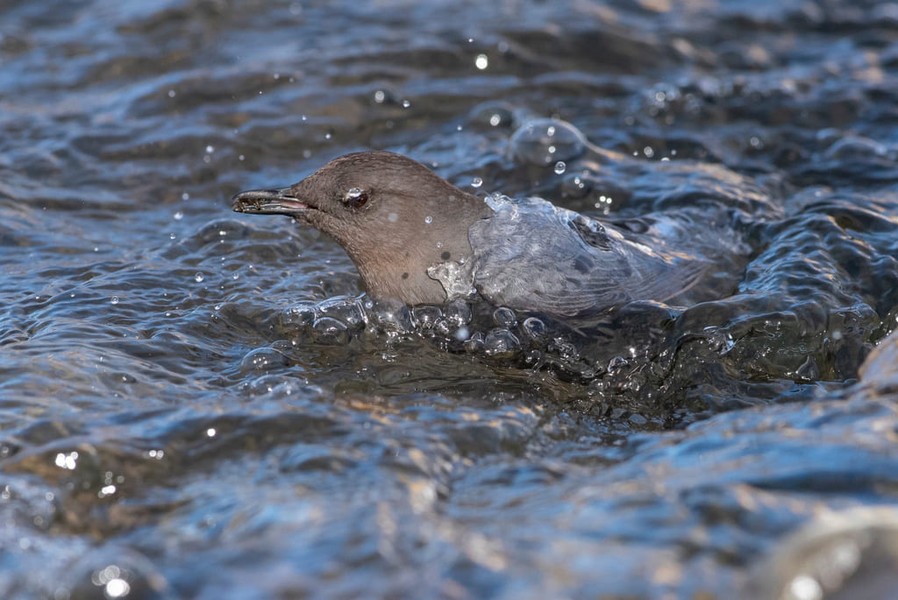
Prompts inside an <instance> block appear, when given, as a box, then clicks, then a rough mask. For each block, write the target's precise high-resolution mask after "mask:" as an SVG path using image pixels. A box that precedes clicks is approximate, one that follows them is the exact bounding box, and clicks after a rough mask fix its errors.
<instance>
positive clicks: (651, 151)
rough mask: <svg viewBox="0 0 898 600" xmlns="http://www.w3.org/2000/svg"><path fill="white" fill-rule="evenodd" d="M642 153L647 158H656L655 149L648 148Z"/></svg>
mask: <svg viewBox="0 0 898 600" xmlns="http://www.w3.org/2000/svg"><path fill="white" fill-rule="evenodd" d="M642 153H643V154H645V157H646V158H652V157H653V156H655V149H654V148H652V147H651V146H646V147H645V148H643V149H642Z"/></svg>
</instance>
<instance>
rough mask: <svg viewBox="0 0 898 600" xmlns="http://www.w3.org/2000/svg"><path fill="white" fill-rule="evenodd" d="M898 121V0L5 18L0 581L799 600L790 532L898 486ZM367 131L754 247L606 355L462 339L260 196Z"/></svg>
mask: <svg viewBox="0 0 898 600" xmlns="http://www.w3.org/2000/svg"><path fill="white" fill-rule="evenodd" d="M896 107H898V8H896V5H895V4H891V3H884V2H874V1H866V2H865V1H861V2H857V1H851V2H849V1H847V0H846V1H845V2H836V1H826V0H821V1H818V2H807V1H801V2H798V1H794V2H793V1H787V2H781V1H775V2H774V1H765V0H760V1H755V2H751V3H744V2H737V1H722V2H718V3H702V2H688V1H685V0H642V1H640V2H635V1H634V2H630V1H622V0H621V1H608V2H597V3H593V2H587V1H585V0H581V1H576V0H572V1H570V2H551V3H550V2H540V1H537V0H530V1H525V0H506V1H504V2H496V3H480V2H445V3H438V2H412V1H402V0H383V1H379V2H370V3H359V2H294V3H286V2H228V1H225V0H195V1H192V2H191V1H182V0H170V1H167V2H155V3H146V2H133V1H132V2H120V3H108V2H86V1H85V2H71V1H65V2H61V1H56V2H54V1H47V2H6V3H4V4H3V5H2V8H0V132H2V134H0V215H2V219H0V264H2V269H3V271H2V273H3V278H2V281H0V299H2V304H0V306H2V309H0V311H2V312H0V315H2V319H0V345H2V353H0V457H2V459H0V468H2V479H0V485H2V489H0V514H2V521H0V522H2V527H0V547H2V549H3V552H2V555H0V596H2V597H4V598H48V597H49V598H59V599H64V598H103V597H107V598H112V597H128V598H275V597H278V598H294V597H305V596H315V597H339V598H344V597H345V598H348V597H360V596H365V597H447V598H482V597H495V598H549V597H551V598H586V597H628V598H630V597H635V598H681V597H682V598H698V597H701V598H708V597H713V598H732V597H734V596H735V595H736V594H737V593H740V592H739V590H743V589H748V588H746V587H745V586H746V585H749V584H750V585H761V586H762V587H763V586H767V587H766V588H763V589H765V590H766V591H764V592H757V593H764V594H769V595H773V594H774V592H773V591H771V590H773V589H774V588H775V587H776V586H777V585H780V583H781V582H782V581H785V582H787V583H784V584H783V585H786V586H787V587H788V585H789V584H788V582H789V581H790V577H792V576H793V575H794V574H795V573H797V572H799V569H798V567H797V566H796V567H795V568H794V569H793V571H792V572H791V573H792V574H791V575H790V574H789V573H790V571H789V568H791V565H793V564H797V563H796V562H795V561H797V560H798V559H797V558H795V557H794V556H793V555H791V554H788V552H790V550H788V548H785V547H782V546H781V544H782V540H783V539H784V538H785V536H786V535H787V534H789V533H790V532H793V531H795V530H796V529H797V528H799V527H800V526H802V525H804V524H806V523H808V522H812V521H813V519H815V518H819V517H821V516H825V515H827V514H829V513H830V512H831V511H842V510H847V509H854V510H861V511H876V510H886V511H889V510H892V509H891V508H890V507H892V506H894V505H895V503H896V500H898V475H896V474H898V414H896V409H895V405H894V400H895V399H896V394H898V392H896V390H898V385H896V384H895V379H894V375H893V369H894V359H895V354H894V353H893V354H892V355H887V356H886V358H888V360H881V361H879V362H876V363H873V364H872V366H871V367H870V368H869V369H868V371H867V372H866V374H865V376H864V379H863V382H862V383H857V379H858V369H859V367H860V365H861V363H862V362H863V360H864V359H865V357H866V356H867V354H868V353H869V352H870V350H871V349H872V348H873V346H874V345H875V344H876V343H877V342H878V341H879V340H881V339H882V338H884V337H885V336H886V335H887V334H888V333H889V332H890V331H891V330H892V329H894V328H895V325H896V320H898V185H896V183H898V163H896V158H898V109H896ZM532 119H556V120H563V121H566V122H569V123H570V124H572V127H573V128H574V129H573V130H568V129H563V124H561V123H557V122H556V124H558V126H559V128H560V129H559V131H562V129H563V130H564V131H565V132H568V133H570V132H571V131H573V134H572V135H573V137H568V138H565V139H564V140H561V143H558V144H557V145H555V144H552V143H542V144H541V143H540V142H539V140H538V139H536V138H538V137H539V135H538V134H539V131H536V133H534V132H532V131H531V132H530V134H528V133H527V132H526V131H524V133H521V131H522V130H521V128H522V127H523V128H526V127H527V126H528V123H530V121H531V120H532ZM543 124H545V123H543ZM576 131H579V132H581V133H582V135H583V136H585V139H586V140H588V143H583V141H582V140H579V138H578V137H577V136H576ZM515 132H518V134H517V135H515ZM559 135H560V134H559ZM534 139H536V145H535V146H533V145H532V144H531V145H528V144H530V142H533V141H534ZM540 144H541V145H540ZM549 146H554V151H551V150H550V149H549ZM364 148H385V149H391V150H394V151H399V152H403V153H406V154H409V155H411V156H413V157H415V158H417V159H419V160H421V161H424V162H426V163H428V164H431V165H434V166H435V168H436V170H437V171H438V172H439V173H440V174H441V175H443V176H445V177H447V178H449V179H450V180H452V181H453V182H455V183H456V184H458V185H460V186H462V187H465V188H466V189H469V190H471V191H477V192H487V191H502V192H504V193H507V194H521V195H527V194H539V195H541V196H543V197H546V198H548V199H550V200H553V201H555V202H556V203H558V204H560V205H563V206H566V207H568V208H572V209H575V210H579V211H582V212H585V213H588V214H591V215H598V216H602V215H606V214H607V215H609V216H614V217H634V216H638V215H642V214H645V213H647V212H650V211H656V210H662V211H672V212H677V211H680V210H684V209H686V208H687V207H689V208H690V209H692V208H694V207H696V206H698V207H701V206H708V207H717V208H720V207H725V208H726V209H728V210H732V211H734V214H738V215H739V216H738V219H737V220H738V223H739V229H740V234H741V235H743V236H744V237H745V240H746V243H748V244H749V245H750V247H751V256H750V260H749V262H748V264H747V266H745V267H744V271H743V272H740V273H737V275H738V277H737V279H738V286H737V288H736V289H733V290H732V291H731V293H729V294H728V295H727V296H726V297H725V298H723V299H722V300H719V301H715V302H708V303H703V304H698V305H695V306H691V307H685V308H683V307H668V306H665V305H658V304H645V303H643V304H636V305H632V306H629V307H623V308H621V309H620V310H619V311H615V312H614V313H613V314H611V315H609V316H608V318H607V319H606V320H605V321H603V322H602V323H600V324H598V325H596V328H595V330H594V333H595V336H594V337H592V338H587V339H585V340H584V339H579V340H575V339H573V337H567V338H565V337H564V336H562V338H560V341H557V342H554V345H552V346H551V347H550V345H549V344H547V343H543V342H539V341H538V340H537V341H534V342H532V343H531V340H529V338H527V335H528V333H527V331H526V330H523V329H522V328H523V327H524V324H523V323H522V322H519V323H514V322H513V320H514V318H515V315H511V316H509V315H508V314H505V313H499V314H497V315H491V314H489V313H487V314H486V315H479V316H478V315H474V316H472V320H471V321H470V323H471V334H472V336H473V335H474V334H477V335H479V336H481V337H477V338H475V339H474V340H473V341H471V340H459V339H457V337H456V338H454V337H453V336H452V335H450V334H449V330H448V329H445V328H444V325H445V321H446V320H447V319H449V320H451V319H461V321H456V325H457V324H458V323H462V322H464V323H467V322H468V321H466V320H465V319H467V315H466V314H462V315H461V316H459V315H458V314H456V313H451V314H450V313H445V314H444V313H441V312H434V311H433V310H430V309H424V310H418V311H415V312H408V311H406V310H405V309H403V308H402V307H395V306H373V307H372V306H369V304H370V303H369V301H368V300H367V298H365V297H364V296H361V297H360V296H359V294H360V293H361V288H360V284H359V280H358V276H357V274H356V272H355V269H354V267H353V266H352V264H351V263H350V261H349V260H348V258H347V257H346V256H345V254H344V253H343V251H342V250H341V249H340V248H339V247H338V246H337V245H336V244H334V243H333V242H331V241H330V240H328V239H326V238H323V237H322V236H320V235H319V234H317V233H316V232H314V231H311V230H309V229H301V228H297V227H294V226H293V225H292V224H291V223H289V222H288V221H287V220H281V219H275V218H271V219H263V218H253V217H242V216H238V215H234V214H232V213H231V212H230V209H229V203H228V198H229V197H230V195H231V194H233V193H234V192H236V191H238V190H240V189H249V188H255V187H271V186H273V185H286V184H289V183H291V182H293V181H295V180H297V179H299V178H300V177H302V176H304V175H306V174H308V173H310V172H311V171H312V170H313V169H315V168H317V167H318V166H320V165H322V164H323V163H324V162H326V161H327V160H328V159H330V158H332V157H334V156H337V155H340V154H343V153H345V152H348V151H352V150H358V149H364ZM559 161H562V162H564V164H563V165H558V164H556V163H558V162H559ZM697 235H705V234H704V232H699V233H697ZM453 310H459V311H462V313H464V310H465V307H455V308H454V309H453ZM478 318H481V319H485V320H482V321H477V320H476V319H478ZM490 319H493V321H494V322H491V321H490ZM440 323H443V325H441V324H440ZM441 327H443V328H442V329H441ZM531 333H532V332H531ZM536 333H537V334H538V333H539V332H536ZM537 337H538V335H537ZM453 339H455V340H456V341H457V342H463V343H460V344H454V343H453V342H452V340H453ZM534 339H535V338H534ZM464 342H466V343H464ZM882 507H885V508H882ZM852 514H855V513H852ZM873 514H875V515H879V514H881V513H876V512H874V513H873ZM877 518H878V517H877ZM777 548H781V550H780V551H781V552H784V553H786V554H784V556H785V558H782V559H777V558H774V559H767V558H765V557H767V556H769V555H770V553H775V552H777ZM782 548H785V549H782ZM880 554H884V552H881V553H880ZM774 556H780V555H778V554H775V555H774ZM880 558H881V557H880ZM765 560H773V561H774V562H773V563H765V562H764V561H765ZM765 564H774V565H777V566H778V567H780V566H783V565H785V566H784V568H785V569H786V571H787V573H786V574H785V575H776V576H774V574H773V573H772V571H773V569H772V568H768V567H765V566H764V565H765ZM777 577H779V578H780V579H777ZM871 581H872V580H871ZM793 583H794V582H793ZM804 584H807V581H804ZM871 585H872V584H871ZM793 587H794V586H793ZM795 589H798V590H799V591H802V590H804V591H805V592H806V593H805V595H803V596H801V595H798V596H792V597H799V598H817V597H823V595H822V592H821V594H818V595H816V596H815V595H814V593H816V592H814V590H813V586H811V587H810V588H809V587H807V585H805V587H804V588H801V586H800V585H799V586H798V588H795ZM886 589H887V588H886ZM807 590H810V592H808V591H807ZM793 591H794V590H793ZM746 593H753V592H746ZM832 597H836V596H832ZM852 597H860V596H852ZM872 597H875V596H872Z"/></svg>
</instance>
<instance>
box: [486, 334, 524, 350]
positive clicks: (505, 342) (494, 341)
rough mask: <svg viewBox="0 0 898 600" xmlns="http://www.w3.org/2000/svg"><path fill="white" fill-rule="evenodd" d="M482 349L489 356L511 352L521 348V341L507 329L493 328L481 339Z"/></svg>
mask: <svg viewBox="0 0 898 600" xmlns="http://www.w3.org/2000/svg"><path fill="white" fill-rule="evenodd" d="M483 345H484V351H485V352H486V353H487V354H489V355H490V356H496V355H500V354H512V353H514V352H516V351H518V350H520V349H521V342H520V341H518V338H516V337H515V335H514V334H513V333H512V332H510V331H509V330H507V329H502V328H498V329H493V330H492V331H490V332H489V333H488V334H486V339H485V340H484V341H483Z"/></svg>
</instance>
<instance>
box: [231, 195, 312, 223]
mask: <svg viewBox="0 0 898 600" xmlns="http://www.w3.org/2000/svg"><path fill="white" fill-rule="evenodd" d="M231 206H232V207H233V209H234V211H235V212H239V213H249V214H254V215H289V216H291V217H296V216H299V215H300V214H302V213H304V212H306V211H307V210H309V209H310V208H311V207H310V206H309V205H308V204H306V203H305V202H303V201H302V200H300V199H299V198H295V197H294V196H291V195H290V188H284V189H282V190H249V191H247V192H240V193H239V194H237V195H236V196H234V197H233V198H231Z"/></svg>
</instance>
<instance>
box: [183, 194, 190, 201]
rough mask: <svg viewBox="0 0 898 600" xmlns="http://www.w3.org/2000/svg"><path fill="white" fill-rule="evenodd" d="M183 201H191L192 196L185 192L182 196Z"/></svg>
mask: <svg viewBox="0 0 898 600" xmlns="http://www.w3.org/2000/svg"><path fill="white" fill-rule="evenodd" d="M181 200H190V194H188V193H187V192H184V193H183V194H181Z"/></svg>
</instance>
